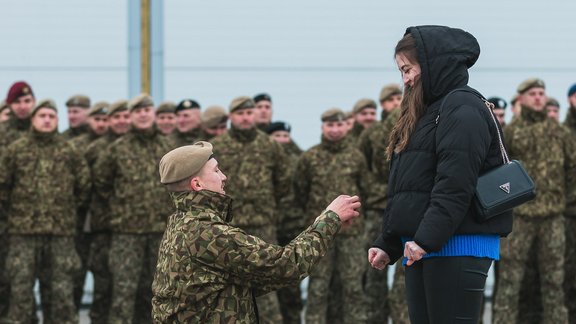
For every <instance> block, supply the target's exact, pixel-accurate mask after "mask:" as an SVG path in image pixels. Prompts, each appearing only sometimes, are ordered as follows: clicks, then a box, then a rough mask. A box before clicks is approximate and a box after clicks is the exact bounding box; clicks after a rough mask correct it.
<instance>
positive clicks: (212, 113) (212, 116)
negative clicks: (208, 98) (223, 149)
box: [200, 106, 228, 128]
mask: <svg viewBox="0 0 576 324" xmlns="http://www.w3.org/2000/svg"><path fill="white" fill-rule="evenodd" d="M200 120H201V121H202V125H203V126H204V127H206V128H212V127H215V126H218V125H219V124H222V123H225V122H226V121H228V114H227V113H226V110H225V109H224V107H220V106H210V107H208V108H206V110H204V112H203V113H202V115H201V116H200Z"/></svg>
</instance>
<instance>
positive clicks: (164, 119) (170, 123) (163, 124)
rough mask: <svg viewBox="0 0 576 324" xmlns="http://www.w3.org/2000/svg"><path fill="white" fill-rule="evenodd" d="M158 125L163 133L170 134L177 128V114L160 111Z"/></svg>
mask: <svg viewBox="0 0 576 324" xmlns="http://www.w3.org/2000/svg"><path fill="white" fill-rule="evenodd" d="M156 126H158V129H159V130H160V132H162V134H164V135H168V134H171V133H172V131H174V129H175V128H176V114H174V113H160V114H157V115H156Z"/></svg>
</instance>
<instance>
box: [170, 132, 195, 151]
mask: <svg viewBox="0 0 576 324" xmlns="http://www.w3.org/2000/svg"><path fill="white" fill-rule="evenodd" d="M200 136H201V130H200V128H195V129H192V130H190V131H188V132H186V133H181V132H180V131H179V130H178V129H175V130H174V132H173V133H172V134H170V136H169V138H170V143H172V145H173V147H175V148H176V147H180V146H184V145H192V144H194V143H196V142H197V141H199V140H200Z"/></svg>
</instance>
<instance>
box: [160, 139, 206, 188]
mask: <svg viewBox="0 0 576 324" xmlns="http://www.w3.org/2000/svg"><path fill="white" fill-rule="evenodd" d="M212 154H213V153H212V144H210V143H208V142H202V141H201V142H196V143H194V145H185V146H180V147H179V148H176V149H174V150H172V151H170V152H168V153H166V154H165V155H164V156H163V157H162V159H161V160H160V167H159V171H160V182H161V183H163V184H168V183H174V182H178V181H180V180H184V179H186V178H188V177H191V176H193V175H195V174H197V173H198V172H199V171H200V170H201V169H202V167H203V166H204V164H206V162H208V160H210V159H211V158H212Z"/></svg>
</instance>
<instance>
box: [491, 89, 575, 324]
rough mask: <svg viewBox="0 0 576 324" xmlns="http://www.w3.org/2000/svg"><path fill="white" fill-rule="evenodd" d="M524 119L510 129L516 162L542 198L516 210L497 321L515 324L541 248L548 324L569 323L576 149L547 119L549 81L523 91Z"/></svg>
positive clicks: (506, 244)
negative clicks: (533, 251)
mask: <svg viewBox="0 0 576 324" xmlns="http://www.w3.org/2000/svg"><path fill="white" fill-rule="evenodd" d="M518 95H519V96H518V100H519V101H520V103H521V104H522V110H521V114H522V117H521V118H520V119H517V121H515V122H514V123H513V124H512V125H509V126H508V127H507V128H506V129H505V130H504V133H505V134H504V135H505V136H504V139H505V141H506V147H507V149H508V154H509V155H510V158H512V159H517V160H519V161H520V162H522V164H523V165H524V167H525V168H526V171H527V172H528V173H529V174H530V175H531V176H532V178H533V179H534V181H535V183H536V187H537V188H538V195H537V196H536V199H535V200H533V201H530V202H528V203H526V204H524V205H521V206H519V207H517V208H515V209H514V232H513V233H512V234H510V235H509V236H508V238H507V239H506V240H502V249H501V256H500V265H499V274H498V288H497V290H498V293H497V294H496V301H495V303H494V323H514V322H516V320H517V318H518V306H519V305H518V304H519V303H518V297H519V292H520V287H521V283H522V278H523V277H524V272H525V265H526V261H527V257H528V252H529V249H530V247H531V245H532V244H533V243H535V244H537V247H536V248H537V251H538V268H539V270H540V273H541V274H545V275H542V276H541V277H540V287H541V293H542V306H543V310H544V312H543V316H542V320H543V322H544V323H568V313H567V309H566V306H565V299H564V293H563V289H562V285H563V281H564V252H565V227H564V214H565V213H567V212H569V211H570V210H571V209H572V208H574V204H575V202H574V197H573V196H572V195H571V193H572V192H573V190H575V185H576V177H575V175H576V147H575V146H574V144H575V143H574V141H573V138H571V137H570V134H569V133H568V131H567V130H566V129H565V128H564V127H562V126H560V125H559V124H558V123H556V122H554V121H552V120H551V119H550V118H548V117H547V115H546V111H545V110H544V105H545V103H546V93H545V85H544V82H543V81H542V80H540V79H528V80H525V81H524V82H522V83H521V84H520V85H519V87H518Z"/></svg>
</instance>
